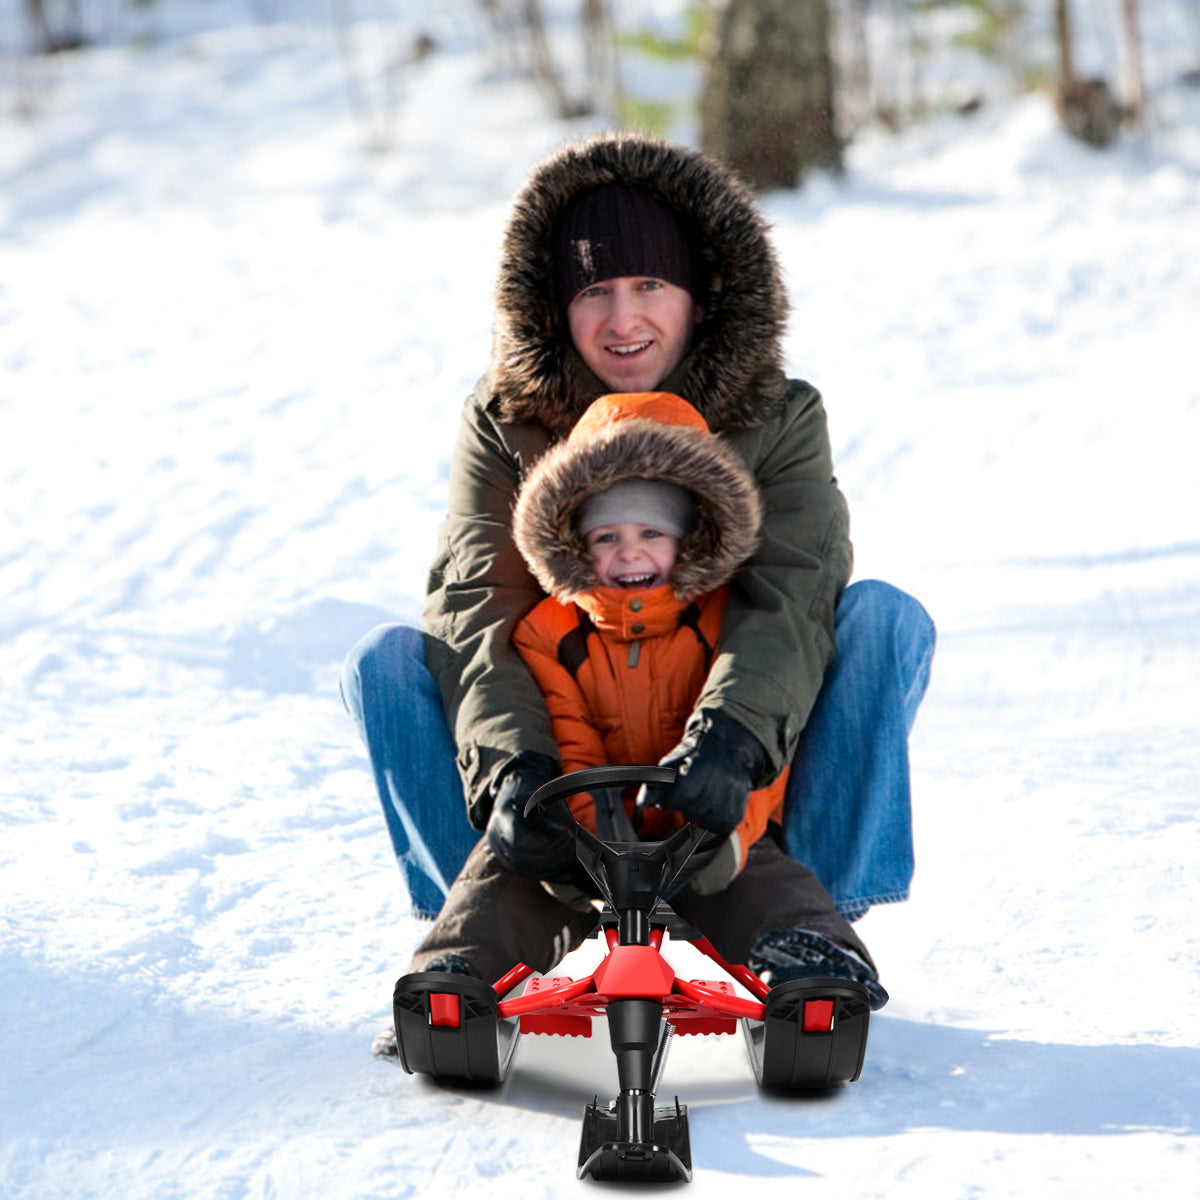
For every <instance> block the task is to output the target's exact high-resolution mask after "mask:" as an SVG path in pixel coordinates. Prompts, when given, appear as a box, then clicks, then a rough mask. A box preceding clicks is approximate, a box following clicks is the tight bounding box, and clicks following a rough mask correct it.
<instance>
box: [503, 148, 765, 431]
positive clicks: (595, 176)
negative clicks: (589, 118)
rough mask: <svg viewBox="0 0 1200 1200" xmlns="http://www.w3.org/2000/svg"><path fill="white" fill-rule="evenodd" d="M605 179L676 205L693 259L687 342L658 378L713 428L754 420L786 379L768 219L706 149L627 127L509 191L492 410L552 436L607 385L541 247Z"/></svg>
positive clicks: (559, 156) (557, 157) (549, 163)
mask: <svg viewBox="0 0 1200 1200" xmlns="http://www.w3.org/2000/svg"><path fill="white" fill-rule="evenodd" d="M611 183H621V184H625V185H629V186H634V187H638V188H641V189H642V190H644V191H646V192H647V193H649V194H650V195H652V196H655V197H656V198H658V199H659V200H661V201H662V202H663V203H665V204H667V205H668V206H669V207H671V208H672V209H673V210H674V211H675V212H676V213H678V214H679V216H680V217H681V219H682V220H683V221H684V223H685V225H686V226H687V227H688V229H689V232H690V233H691V236H692V239H693V242H694V245H695V249H696V252H697V253H698V254H699V256H700V258H701V260H702V262H703V265H704V270H705V274H706V279H707V287H706V292H705V295H704V296H703V297H702V298H701V303H702V304H703V308H704V314H705V319H704V320H703V321H702V322H701V323H700V325H699V326H698V327H697V340H696V344H695V345H694V346H693V348H692V350H691V351H690V352H689V354H688V356H687V357H686V358H685V360H684V361H683V363H682V364H681V365H680V367H679V368H677V369H676V371H675V372H673V373H672V375H671V376H670V378H669V379H667V380H664V381H662V383H661V384H660V386H662V387H664V388H669V389H672V390H675V391H678V392H680V393H682V394H683V395H685V396H687V397H688V399H689V400H690V401H691V402H692V404H694V405H695V407H696V408H697V409H698V410H699V412H700V413H701V414H702V415H703V416H704V418H705V420H706V421H707V422H708V425H709V427H710V428H711V429H712V430H713V431H714V432H718V433H719V432H723V431H727V430H731V429H743V428H749V427H752V426H755V425H759V424H761V423H762V422H763V421H764V420H766V419H767V417H768V416H769V415H770V414H771V413H772V412H774V411H775V409H776V408H777V407H778V405H779V403H780V400H781V397H782V396H783V393H784V389H785V386H786V379H785V374H784V371H783V366H782V351H781V342H782V337H783V332H784V328H785V325H786V320H787V297H786V292H785V290H784V287H783V283H782V279H781V276H780V272H779V266H778V263H777V261H776V258H775V253H774V250H773V248H772V247H771V244H770V241H769V239H768V237H767V224H766V222H765V221H764V220H763V218H762V216H761V215H760V214H759V212H758V209H757V207H756V205H755V203H754V199H753V194H752V193H751V192H750V190H749V189H748V188H747V187H746V186H745V185H743V184H742V183H741V182H739V181H738V180H737V179H736V177H735V176H733V175H732V174H731V173H730V172H729V171H728V170H727V169H726V168H725V167H723V166H722V165H720V164H719V163H718V162H716V161H715V160H714V159H712V158H709V157H707V156H705V155H703V154H700V153H698V152H696V151H693V150H688V149H685V148H682V147H679V146H675V145H672V144H670V143H668V142H663V141H659V140H658V139H656V138H650V137H646V136H644V135H640V134H627V133H626V134H622V133H605V134H598V135H596V136H595V137H592V138H589V139H587V140H585V141H582V142H576V143H572V144H570V145H568V146H566V147H564V148H562V149H560V150H559V151H558V152H556V153H555V154H553V155H551V156H550V157H549V158H548V159H546V160H545V161H544V162H543V163H542V164H541V165H540V166H538V167H537V168H535V170H534V171H533V173H532V174H531V175H530V177H529V179H528V181H527V182H526V184H525V186H524V188H523V189H522V190H521V191H520V192H519V193H518V194H517V196H516V198H515V200H514V204H513V209H512V213H511V216H510V219H509V223H508V228H507V231H506V233H505V237H504V242H503V247H502V252H501V265H500V271H499V276H498V279H497V283H496V324H495V328H494V332H493V349H492V365H491V370H490V374H489V379H488V385H489V389H490V392H491V404H492V408H493V411H495V413H496V414H497V416H498V417H499V419H500V420H501V421H502V422H519V421H537V422H540V423H541V424H542V425H544V426H546V428H547V429H549V430H550V431H551V433H552V434H553V435H554V436H555V437H560V438H561V437H565V436H566V435H567V433H568V432H569V431H570V429H571V428H572V427H573V426H574V424H575V422H576V421H577V420H578V419H579V417H580V416H581V415H582V414H583V411H584V410H585V409H586V408H587V406H588V405H589V404H590V403H591V402H592V401H593V400H595V399H596V398H597V397H598V396H599V395H601V394H602V393H603V392H604V391H606V388H605V386H604V385H603V384H602V383H601V382H600V381H599V380H598V379H597V378H596V377H595V376H594V375H593V374H592V372H591V371H590V370H588V368H587V367H586V366H585V365H584V363H583V361H582V359H581V358H580V357H579V355H578V353H577V352H576V351H575V349H574V347H573V346H572V344H571V338H570V334H569V331H568V328H567V321H566V313H565V309H564V299H563V298H562V297H560V296H559V295H558V292H557V284H556V279H555V271H554V261H553V257H552V247H553V246H554V244H555V233H556V229H557V227H558V223H559V222H560V220H561V219H562V216H563V214H564V212H565V211H566V209H567V207H568V205H569V204H570V202H571V200H572V199H573V198H574V197H575V196H577V195H579V194H580V193H581V192H584V191H587V190H589V189H591V188H594V187H598V186H600V185H602V184H611Z"/></svg>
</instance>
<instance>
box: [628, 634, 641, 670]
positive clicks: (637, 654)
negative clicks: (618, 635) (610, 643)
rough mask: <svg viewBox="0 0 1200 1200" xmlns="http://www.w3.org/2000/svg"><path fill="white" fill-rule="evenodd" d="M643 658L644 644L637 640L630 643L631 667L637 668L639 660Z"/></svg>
mask: <svg viewBox="0 0 1200 1200" xmlns="http://www.w3.org/2000/svg"><path fill="white" fill-rule="evenodd" d="M641 657H642V643H641V642H639V641H636V640H635V641H632V642H630V643H629V665H630V666H631V667H636V666H637V665H638V659H639V658H641Z"/></svg>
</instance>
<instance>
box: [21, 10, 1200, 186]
mask: <svg viewBox="0 0 1200 1200" xmlns="http://www.w3.org/2000/svg"><path fill="white" fill-rule="evenodd" d="M182 7H188V8H189V9H190V10H191V11H192V13H193V18H194V13H195V12H196V11H204V10H206V9H207V12H208V15H209V17H210V18H211V19H212V20H214V21H217V20H226V21H229V20H239V19H240V20H241V21H244V22H257V23H259V24H261V25H262V26H263V28H264V30H269V29H276V30H277V29H279V28H280V27H281V26H286V25H288V24H289V23H299V24H300V25H305V24H307V25H309V26H310V27H311V28H312V30H313V31H314V33H315V32H316V31H317V30H320V31H321V32H322V33H323V34H324V36H331V37H335V38H336V39H337V41H338V46H339V52H340V56H341V59H342V62H343V65H344V69H345V82H346V89H347V99H348V102H349V103H350V104H351V105H352V106H353V108H354V110H355V112H356V113H357V114H358V116H359V117H360V118H361V121H362V123H363V127H364V136H365V139H366V141H367V143H368V144H369V145H370V147H371V148H372V149H374V150H377V151H379V152H399V151H400V150H402V138H401V137H400V135H399V134H398V131H397V119H396V112H397V108H398V99H397V97H398V96H399V95H400V94H401V92H402V90H403V87H404V86H405V83H406V80H407V79H408V78H409V77H411V76H412V75H413V74H414V73H415V72H418V71H419V70H420V64H421V63H422V62H423V61H424V60H426V59H427V58H429V56H431V55H436V54H437V53H438V52H439V49H440V48H443V47H444V46H446V45H447V44H448V43H449V42H453V41H458V40H461V39H463V38H470V39H472V40H475V41H476V42H479V43H481V44H484V45H486V46H487V47H488V49H489V53H490V55H491V56H492V61H493V64H494V69H495V70H496V71H497V72H504V73H508V74H511V73H513V72H520V73H523V74H527V75H528V76H530V77H531V78H533V79H535V80H536V81H537V84H538V86H539V88H540V89H541V90H542V92H543V93H544V95H545V102H546V104H547V106H548V108H549V110H550V111H551V112H553V114H554V115H556V116H559V117H564V118H570V117H599V118H600V119H602V120H603V121H604V122H605V123H606V124H607V125H610V126H621V125H624V126H630V127H637V128H640V129H648V130H650V131H653V132H658V133H661V134H663V135H665V136H671V137H675V138H677V139H680V140H685V141H688V142H691V143H694V144H696V145H699V146H701V147H702V148H704V149H706V150H708V151H709V152H711V153H713V154H716V155H717V156H719V157H721V158H723V159H724V160H725V161H727V162H728V163H730V164H731V165H732V166H734V167H735V168H736V169H738V170H739V171H740V172H741V173H742V174H743V175H744V176H745V177H746V178H747V179H748V180H749V181H750V182H751V183H752V184H753V185H754V186H756V187H758V188H760V189H769V188H794V187H799V186H801V185H802V183H803V180H804V178H805V176H806V174H807V173H808V172H809V171H811V170H813V169H824V170H829V171H833V172H838V171H840V170H841V169H842V164H843V156H844V154H845V151H846V148H847V147H848V146H849V145H850V144H851V143H852V142H853V141H854V139H855V138H856V137H858V136H860V135H861V134H862V132H863V131H864V130H865V129H868V128H873V127H874V128H885V129H888V130H899V129H902V128H905V127H909V126H911V125H913V124H914V123H919V122H923V121H928V120H930V119H931V118H933V117H936V116H940V115H944V114H947V113H959V114H964V115H965V114H970V113H974V112H978V111H979V110H981V109H983V108H985V107H986V106H988V105H994V104H996V103H998V102H1002V101H1003V100H1004V99H1005V98H1011V97H1013V96H1016V95H1020V94H1023V93H1027V92H1029V91H1032V90H1041V91H1043V92H1045V93H1046V94H1048V95H1049V96H1050V97H1051V98H1052V100H1053V103H1054V105H1055V109H1056V111H1057V113H1058V115H1059V118H1060V120H1061V121H1062V123H1063V125H1064V127H1065V128H1066V129H1067V130H1068V131H1069V132H1070V133H1071V134H1072V135H1073V136H1075V137H1077V138H1079V139H1080V140H1082V141H1084V142H1086V143H1088V144H1090V145H1092V146H1094V147H1096V148H1098V149H1103V148H1104V147H1106V146H1109V145H1111V144H1112V143H1113V142H1114V140H1115V139H1116V138H1118V136H1120V135H1121V134H1122V133H1123V132H1125V133H1131V134H1133V135H1135V136H1136V135H1137V134H1139V133H1141V132H1144V131H1145V130H1146V129H1147V128H1148V126H1149V125H1150V124H1151V123H1152V122H1153V120H1154V116H1155V114H1154V109H1153V89H1154V88H1155V87H1166V86H1167V85H1170V86H1178V85H1180V84H1183V85H1185V86H1188V87H1200V0H1171V3H1169V4H1168V3H1166V0H421V2H412V0H209V3H208V4H207V5H206V4H203V3H198V2H197V0H191V3H190V5H183V4H182V3H181V0H0V8H4V9H5V14H4V19H3V21H2V22H0V53H2V55H3V59H2V64H0V66H2V71H3V74H2V75H0V106H2V107H0V132H2V130H3V123H4V122H10V121H14V120H29V121H35V120H36V119H37V115H38V112H39V108H40V107H41V106H42V104H43V102H44V99H45V97H46V95H47V94H48V93H49V92H50V91H51V90H52V89H53V86H54V80H55V79H56V78H57V77H59V73H60V72H63V71H69V70H70V57H71V54H72V53H73V52H74V51H77V50H79V49H80V48H81V47H85V46H94V45H103V44H129V43H133V44H140V45H143V46H145V47H147V48H150V47H152V46H153V45H154V43H155V41H156V39H158V38H160V37H162V36H163V34H164V32H165V31H166V29H167V28H168V27H169V26H170V27H172V28H174V26H173V25H172V22H173V21H176V20H177V19H178V18H179V10H180V9H181V8H182ZM1163 21H1167V22H1168V23H1169V24H1170V26H1171V27H1170V29H1168V30H1167V33H1166V36H1167V37H1168V38H1169V40H1171V42H1172V43H1173V44H1174V45H1176V46H1177V48H1178V55H1177V56H1176V57H1174V58H1173V59H1172V60H1171V63H1170V66H1169V68H1168V69H1169V70H1170V71H1171V73H1172V76H1173V77H1172V78H1171V79H1147V78H1146V73H1145V68H1144V66H1143V54H1142V45H1143V38H1144V27H1145V24H1146V23H1147V22H1158V23H1159V25H1160V26H1161V24H1162V22H1163ZM1155 61H1156V62H1157V63H1159V64H1161V62H1162V60H1161V59H1157V60H1155ZM651 68H652V69H651ZM1160 69H1161V67H1160ZM664 79H666V80H668V81H670V82H669V84H668V85H667V86H666V87H664V85H663V83H662V81H663V80H664ZM463 118H464V120H469V119H470V114H469V113H464V114H463Z"/></svg>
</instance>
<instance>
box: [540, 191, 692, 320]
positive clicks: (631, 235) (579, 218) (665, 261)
mask: <svg viewBox="0 0 1200 1200" xmlns="http://www.w3.org/2000/svg"><path fill="white" fill-rule="evenodd" d="M554 258H555V266H556V268H557V272H558V286H559V295H560V297H561V299H562V303H563V305H564V306H565V305H567V304H569V303H570V302H571V301H572V300H573V299H574V298H575V296H576V295H578V294H579V292H580V291H582V290H583V288H585V287H589V286H591V284H593V283H596V282H598V281H599V280H601V279H616V278H618V277H620V276H623V275H634V276H644V277H647V278H652V279H665V280H666V281H667V283H673V284H675V285H676V287H681V288H683V289H684V290H685V291H688V292H691V294H692V295H693V296H695V297H697V298H698V296H699V291H700V265H699V262H698V260H697V257H696V255H695V253H694V251H693V249H692V245H691V243H690V241H689V239H688V236H687V231H686V229H685V228H684V226H683V222H682V221H681V220H680V219H679V217H678V216H676V214H675V213H674V212H673V211H672V210H671V209H669V208H668V207H667V206H666V205H665V204H663V203H661V202H660V201H658V200H656V199H654V197H653V196H651V195H649V194H647V193H646V192H643V191H640V190H639V189H637V188H632V187H626V186H625V185H623V184H606V185H604V186H603V187H598V188H592V189H591V190H590V191H587V192H584V193H583V194H582V195H581V196H579V197H577V198H576V199H575V200H574V201H572V203H571V206H570V207H569V208H568V209H567V211H566V213H565V215H564V216H563V219H562V223H561V224H560V226H559V228H558V234H557V237H556V238H555V243H554Z"/></svg>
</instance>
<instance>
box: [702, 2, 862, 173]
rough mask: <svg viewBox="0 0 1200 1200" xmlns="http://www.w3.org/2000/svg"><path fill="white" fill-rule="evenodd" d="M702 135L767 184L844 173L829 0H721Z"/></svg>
mask: <svg viewBox="0 0 1200 1200" xmlns="http://www.w3.org/2000/svg"><path fill="white" fill-rule="evenodd" d="M713 16H714V22H713V28H712V32H711V37H710V40H709V44H708V48H707V52H706V55H705V79H704V88H703V92H702V95H701V101H700V140H701V144H702V146H703V148H704V149H705V150H706V151H708V152H709V153H710V154H713V155H715V156H716V157H718V158H721V159H723V160H724V161H725V162H727V163H728V164H729V165H730V166H732V167H733V168H734V169H735V170H736V171H738V172H739V173H740V174H741V175H742V176H743V177H744V178H745V179H746V180H747V181H748V182H749V183H751V184H752V185H753V186H754V187H757V188H760V189H767V188H780V187H783V188H791V187H797V186H798V185H799V184H800V182H801V181H802V179H803V177H804V175H805V173H806V172H807V171H809V170H810V169H812V168H814V167H827V168H831V169H835V170H840V169H841V166H842V147H841V143H840V141H839V139H838V136H837V133H836V130H835V125H834V84H833V59H832V53H831V49H830V23H829V7H828V4H827V3H826V0H715V11H714V14H713Z"/></svg>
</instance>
